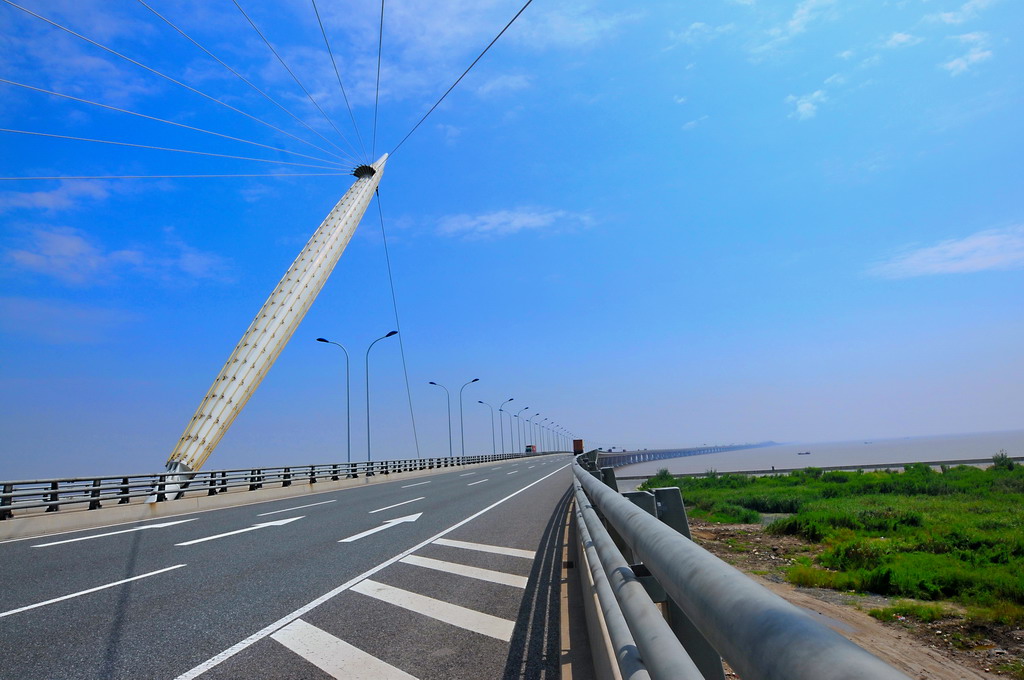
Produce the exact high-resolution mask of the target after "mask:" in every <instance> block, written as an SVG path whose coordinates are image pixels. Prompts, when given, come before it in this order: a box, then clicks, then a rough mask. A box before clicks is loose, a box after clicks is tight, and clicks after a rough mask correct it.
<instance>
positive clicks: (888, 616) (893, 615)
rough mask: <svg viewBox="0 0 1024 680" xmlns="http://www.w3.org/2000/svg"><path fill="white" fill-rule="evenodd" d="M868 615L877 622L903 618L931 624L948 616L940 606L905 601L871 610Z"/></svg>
mask: <svg viewBox="0 0 1024 680" xmlns="http://www.w3.org/2000/svg"><path fill="white" fill-rule="evenodd" d="M868 614H870V615H871V616H873V617H875V618H876V619H878V620H879V621H895V620H896V619H897V618H898V617H900V616H903V617H907V618H911V619H917V620H918V621H922V622H924V623H932V622H933V621H938V620H939V619H944V618H946V617H947V616H949V612H948V611H947V610H946V608H945V607H943V606H941V605H937V604H923V603H920V602H909V601H906V600H904V601H900V602H896V603H895V604H893V605H892V606H891V607H882V608H881V609H872V610H871V611H869V612H868Z"/></svg>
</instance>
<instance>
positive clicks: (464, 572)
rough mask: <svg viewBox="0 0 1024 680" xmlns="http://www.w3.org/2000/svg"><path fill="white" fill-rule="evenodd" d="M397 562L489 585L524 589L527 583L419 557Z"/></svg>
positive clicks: (512, 575) (492, 572)
mask: <svg viewBox="0 0 1024 680" xmlns="http://www.w3.org/2000/svg"><path fill="white" fill-rule="evenodd" d="M399 562H402V563H403V564H411V565H414V566H417V567H424V568H426V569H433V570H435V571H444V572H447V573H449V574H457V575H459V576H467V577H469V578H475V579H477V580H479V581H489V582H490V583H500V584H502V585H505V586H515V587H516V588H525V587H526V583H527V581H529V579H528V578H526V577H525V576H516V575H515V574H506V573H505V572H503V571H494V570H492V569H481V568H480V567H471V566H469V565H468V564H458V563H456V562H445V561H444V560H435V559H431V558H430V557H420V556H419V555H409V556H408V557H403V558H402V559H400V560H399Z"/></svg>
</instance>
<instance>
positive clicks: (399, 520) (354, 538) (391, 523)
mask: <svg viewBox="0 0 1024 680" xmlns="http://www.w3.org/2000/svg"><path fill="white" fill-rule="evenodd" d="M422 516H423V513H422V512H417V513H416V514H415V515H406V516H405V517H398V518H396V519H389V520H387V521H386V522H384V524H381V525H380V526H379V527H374V528H372V529H368V530H367V531H364V532H363V533H361V534H356V535H355V536H349V537H348V538H343V539H341V540H340V541H338V543H351V542H352V541H358V540H359V539H360V538H366V537H367V536H369V535H370V534H375V533H377V532H378V531H384V530H385V529H390V528H391V527H393V526H395V525H396V524H402V523H404V522H415V521H416V520H418V519H419V518H420V517H422Z"/></svg>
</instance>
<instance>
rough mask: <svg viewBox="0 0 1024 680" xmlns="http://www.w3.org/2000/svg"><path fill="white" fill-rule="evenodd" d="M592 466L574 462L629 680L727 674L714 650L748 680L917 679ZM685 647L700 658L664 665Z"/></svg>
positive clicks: (593, 555)
mask: <svg viewBox="0 0 1024 680" xmlns="http://www.w3.org/2000/svg"><path fill="white" fill-rule="evenodd" d="M593 458H596V456H594V457H593ZM589 462H590V459H588V456H587V455H584V456H580V457H579V458H577V464H576V465H574V466H573V472H574V475H575V480H574V487H575V490H576V502H577V519H578V523H579V527H580V537H581V542H582V543H583V547H584V550H585V552H586V556H587V559H588V562H590V564H591V570H592V573H594V575H595V579H594V580H595V586H596V590H597V591H598V597H599V598H600V599H601V609H602V611H607V612H609V613H608V614H606V615H605V621H606V627H607V629H608V632H609V638H610V639H611V642H612V644H613V646H614V647H615V649H614V650H613V652H614V656H615V658H616V659H617V660H618V662H619V669H620V672H621V674H622V677H623V678H625V679H626V680H641V679H643V678H651V679H653V680H668V679H672V680H675V679H676V678H679V679H683V680H689V679H690V678H705V679H709V678H713V677H718V678H720V677H722V675H721V664H720V663H719V664H718V666H717V670H716V668H715V665H714V663H710V662H709V659H708V651H709V650H708V647H710V648H711V649H712V650H714V651H713V653H714V654H717V655H720V656H721V658H724V659H725V660H726V661H728V662H729V665H730V666H732V668H733V669H734V670H735V671H736V672H737V673H738V674H739V676H740V677H742V678H744V680H864V679H865V678H872V680H909V679H908V677H907V676H906V675H904V674H903V673H901V672H899V671H898V670H896V669H895V668H893V667H891V666H889V665H888V664H886V663H884V662H883V661H881V660H880V659H878V658H877V657H875V656H873V655H871V654H870V653H868V652H867V651H865V650H863V649H861V648H860V647H858V646H857V645H855V644H853V643H852V642H850V641H849V640H847V639H846V638H844V637H842V636H841V635H839V634H838V633H836V632H834V631H833V630H831V629H830V628H828V627H827V626H824V625H822V624H820V623H819V622H817V621H815V620H814V619H812V618H811V616H810V615H809V614H807V613H805V612H804V611H802V610H801V609H799V608H798V607H796V606H794V605H792V604H790V603H789V602H786V601H785V600H784V599H782V598H781V597H779V596H777V595H775V594H774V593H772V592H770V591H768V590H766V589H765V588H762V587H761V586H759V585H757V584H756V583H755V582H754V581H752V580H751V579H749V578H747V577H746V576H745V575H744V574H742V573H741V572H740V571H738V570H737V569H735V568H733V567H731V566H730V565H728V564H726V563H725V562H723V561H721V560H719V559H718V558H717V557H715V556H714V555H712V554H711V553H709V552H707V551H706V550H704V549H703V548H701V547H700V546H698V545H696V544H695V543H693V542H692V541H690V540H689V539H688V538H687V537H686V536H685V535H684V534H683V533H681V532H680V531H678V530H677V529H676V528H673V527H672V526H670V525H669V524H668V523H666V522H663V521H662V520H659V519H658V516H657V513H658V512H659V510H660V509H661V508H658V507H657V506H658V505H662V504H664V501H663V500H662V498H657V497H656V496H655V495H654V494H650V493H649V492H634V493H632V494H630V496H632V498H630V499H627V498H625V497H623V496H622V495H620V494H619V493H617V492H616V491H615V490H614V489H612V488H610V487H609V486H608V485H607V484H605V483H603V482H602V481H600V479H599V477H601V476H602V473H604V476H605V477H606V478H608V477H610V478H611V479H609V480H608V481H613V480H614V474H611V473H612V471H611V470H610V469H606V470H601V471H598V470H596V469H593V468H592V466H590V465H589ZM583 465H587V466H588V467H590V468H591V469H585V468H584V467H583ZM659 501H660V502H659ZM640 504H644V505H646V506H647V507H646V509H645V508H643V507H640ZM664 509H666V510H668V509H669V508H664ZM652 513H653V514H652ZM599 517H600V518H603V522H602V520H601V519H599ZM605 526H607V529H606V528H605ZM679 528H682V527H679ZM610 544H612V545H611V547H609V545H610ZM616 545H617V547H618V548H619V549H618V550H615V547H616ZM622 552H625V553H627V555H628V557H627V556H623V554H622ZM595 562H596V563H597V565H599V566H597V567H595ZM598 572H600V573H598ZM601 581H603V583H604V585H603V586H602V585H601V584H600V582H601ZM637 583H639V584H641V585H643V586H644V587H645V588H646V591H647V593H648V594H654V595H655V599H658V600H662V601H664V602H665V605H666V608H667V609H668V611H669V619H670V622H671V631H670V634H668V635H666V634H665V629H664V626H663V625H662V624H663V623H664V620H661V622H660V623H658V622H655V621H652V620H651V618H650V609H651V607H653V606H654V605H653V600H651V599H650V598H646V599H647V602H646V603H638V602H637V600H638V599H639V598H641V594H640V592H639V591H638V589H637V588H636V587H635V584H637ZM658 594H661V597H658ZM608 597H612V598H613V601H606V598H608ZM676 610H677V611H678V614H677V613H676ZM672 619H675V620H672ZM622 622H624V623H625V628H626V629H627V630H623V626H622V625H621V624H622ZM671 633H674V634H671ZM627 634H628V635H627ZM679 648H682V649H685V650H686V652H687V654H688V656H689V659H692V661H691V662H690V663H679V662H677V663H679V665H675V666H673V665H671V664H672V662H669V661H666V660H667V659H670V658H671V659H674V658H677V655H678V650H679ZM637 650H638V653H637ZM689 659H688V661H689ZM698 667H699V670H698ZM695 672H696V673H697V674H696V675H694V674H693V673H695Z"/></svg>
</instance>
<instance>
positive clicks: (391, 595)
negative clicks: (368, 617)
mask: <svg viewBox="0 0 1024 680" xmlns="http://www.w3.org/2000/svg"><path fill="white" fill-rule="evenodd" d="M352 592H355V593H360V594H362V595H368V596H369V597H373V598H376V599H378V600H381V601H382V602H387V603H388V604H393V605H395V606H397V607H402V608H403V609H408V610H409V611H413V612H416V613H417V614H422V615H424V616H429V617H430V618H432V619H437V620H438V621H443V622H444V623H449V624H451V625H453V626H458V627H459V628H465V629H466V630H470V631H473V632H474V633H481V634H482V635H487V636H488V637H492V638H496V639H498V640H504V641H505V642H508V641H509V640H511V639H512V629H513V628H515V625H516V622H515V621H509V620H508V619H500V618H498V617H497V616H491V615H490V614H484V613H483V612H478V611H476V610H473V609H467V608H465V607H460V606H459V605H457V604H452V603H451V602H445V601H443V600H435V599H434V598H432V597H426V596H425V595H420V594H419V593H413V592H410V591H408V590H402V589H401V588H395V587H394V586H389V585H387V584H386V583H378V582H377V581H371V580H370V579H366V580H365V581H361V582H359V583H357V584H356V585H354V586H352Z"/></svg>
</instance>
